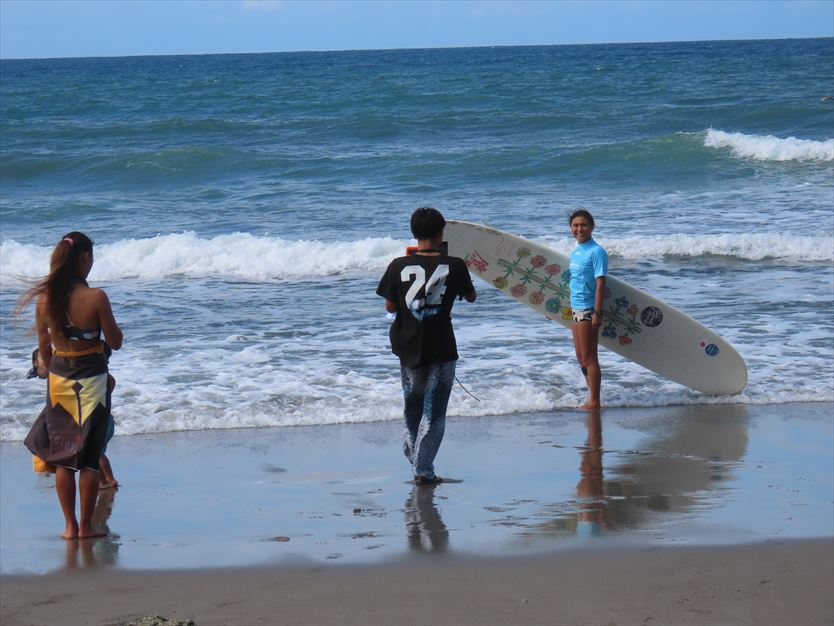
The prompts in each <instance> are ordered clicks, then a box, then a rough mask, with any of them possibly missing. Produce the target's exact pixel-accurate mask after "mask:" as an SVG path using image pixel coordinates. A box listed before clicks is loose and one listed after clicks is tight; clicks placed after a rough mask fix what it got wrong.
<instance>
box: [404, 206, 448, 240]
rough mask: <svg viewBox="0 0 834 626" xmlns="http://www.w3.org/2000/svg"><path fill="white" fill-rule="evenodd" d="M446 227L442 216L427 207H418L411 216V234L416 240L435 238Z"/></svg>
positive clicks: (435, 210)
mask: <svg viewBox="0 0 834 626" xmlns="http://www.w3.org/2000/svg"><path fill="white" fill-rule="evenodd" d="M444 226H446V220H445V219H443V214H442V213H441V212H440V211H438V210H437V209H433V208H432V207H429V206H424V207H420V208H419V209H416V210H415V211H414V213H412V214H411V234H412V235H414V237H415V238H416V239H431V238H432V237H436V236H437V235H438V234H439V233H440V232H441V231H442V230H443V227H444Z"/></svg>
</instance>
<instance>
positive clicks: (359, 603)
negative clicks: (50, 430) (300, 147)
mask: <svg viewBox="0 0 834 626" xmlns="http://www.w3.org/2000/svg"><path fill="white" fill-rule="evenodd" d="M833 434H834V417H832V406H831V405H830V404H824V403H813V404H800V405H772V406H762V407H751V406H741V405H725V406H698V407H668V408H653V409H616V410H610V409H609V410H605V411H603V412H602V414H601V418H600V419H598V420H597V419H594V418H593V417H591V418H590V419H589V418H588V417H586V416H585V415H584V414H582V413H579V412H569V411H567V412H566V411H563V412H555V413H546V414H532V415H512V416H498V417H489V418H478V419H466V418H457V419H452V420H450V422H449V424H448V425H447V435H446V440H445V441H444V444H443V447H442V448H441V451H440V455H439V457H438V460H437V469H438V472H439V473H440V474H441V475H443V476H447V477H451V478H455V479H458V480H460V481H462V482H456V483H449V484H441V485H439V486H437V487H414V486H413V485H410V484H408V483H407V480H408V478H409V475H408V467H407V465H406V463H405V460H404V459H403V457H402V453H401V451H400V446H399V441H400V439H399V438H400V427H399V424H396V423H377V424H356V425H343V426H331V427H298V428H283V429H259V430H235V431H203V432H196V433H194V432H191V433H171V434H164V435H149V436H137V437H116V438H115V439H114V440H113V442H112V443H111V447H110V449H109V450H108V455H109V456H110V458H111V460H112V462H113V466H114V470H115V472H116V476H117V477H118V478H119V480H120V481H121V483H122V488H121V489H120V490H119V491H118V492H116V493H115V494H112V493H111V494H105V495H103V497H102V498H101V499H100V503H99V504H100V506H99V507H98V511H97V515H98V522H99V524H100V525H101V527H102V528H105V529H106V530H108V531H109V532H110V536H109V537H107V538H105V539H99V540H87V541H81V542H64V541H62V540H60V539H58V538H57V535H58V533H59V532H60V530H61V518H60V512H59V510H58V505H57V501H56V497H55V493H54V489H53V485H52V480H51V479H49V478H43V477H41V476H36V475H33V474H32V473H31V470H30V468H31V465H30V460H29V457H28V455H27V454H26V451H25V449H24V448H23V446H22V445H21V444H19V443H9V444H2V445H0V487H2V505H3V506H2V510H0V515H2V524H0V556H2V559H0V574H2V579H0V596H2V598H0V600H2V602H1V603H2V612H0V618H1V619H0V622H2V623H3V624H49V623H54V624H67V623H91V624H115V623H124V622H127V621H129V620H130V619H132V618H135V617H137V616H140V615H147V614H161V615H165V616H166V617H177V618H179V619H186V618H190V619H194V620H195V621H196V622H197V624H253V623H267V624H270V623H275V624H278V623H311V624H312V623H404V624H405V623H470V624H487V623H507V624H527V623H566V624H571V623H575V624H586V623H604V624H608V623H616V624H630V623H635V624H637V623H639V624H661V623H662V624H666V623H668V624H707V623H716V624H718V623H722V624H754V623H755V624H782V623H797V624H825V623H828V624H830V623H832V622H834V593H832V589H834V506H832V505H834V476H833V475H834V470H832V466H834V461H832V446H831V441H832V435H833ZM69 572H72V575H71V576H68V575H67V574H68V573H69Z"/></svg>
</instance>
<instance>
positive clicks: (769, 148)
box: [704, 128, 834, 161]
mask: <svg viewBox="0 0 834 626" xmlns="http://www.w3.org/2000/svg"><path fill="white" fill-rule="evenodd" d="M704 145H705V146H706V147H707V148H729V149H730V150H731V152H732V154H733V156H737V157H739V158H743V159H754V160H756V161H834V139H828V140H827V141H814V140H812V139H797V138H796V137H786V138H780V137H774V136H773V135H745V134H744V133H727V132H724V131H721V130H715V129H712V128H711V129H709V130H708V131H707V134H706V137H705V138H704Z"/></svg>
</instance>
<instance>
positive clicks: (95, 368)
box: [19, 232, 122, 539]
mask: <svg viewBox="0 0 834 626" xmlns="http://www.w3.org/2000/svg"><path fill="white" fill-rule="evenodd" d="M92 267H93V242H92V241H91V240H90V238H89V237H87V236H86V235H85V234H83V233H79V232H71V233H68V234H67V235H65V236H64V237H62V238H61V241H59V242H58V244H57V245H56V246H55V249H54V250H53V252H52V258H51V260H50V268H49V275H47V276H46V277H45V278H43V279H42V280H40V281H39V282H38V283H37V284H36V285H35V286H34V287H33V288H32V289H30V290H28V291H27V292H26V293H25V294H24V295H23V297H22V299H21V302H20V305H19V308H20V309H22V308H23V307H25V306H26V305H27V304H28V303H29V302H31V301H32V300H33V299H36V300H37V302H36V306H35V329H36V330H37V333H38V348H39V356H38V368H39V369H42V370H43V369H45V370H47V371H48V373H49V375H48V384H47V393H46V406H45V407H44V409H43V411H42V412H41V414H40V415H39V416H38V419H37V420H36V421H35V424H34V425H33V426H32V429H31V430H30V431H29V434H28V435H27V437H26V440H25V441H24V443H25V445H26V447H27V448H29V450H30V451H31V452H32V454H34V455H36V456H38V457H40V458H41V459H43V460H44V461H45V462H46V463H49V464H51V465H55V466H56V468H57V471H56V474H55V489H56V491H57V493H58V501H59V502H60V504H61V510H62V511H63V513H64V520H65V524H66V526H65V529H64V532H63V533H62V534H61V537H63V538H64V539H76V538H78V539H84V538H87V537H100V536H103V535H104V533H101V532H98V531H96V529H95V528H93V525H92V518H93V510H94V509H95V504H96V497H97V496H98V489H99V470H100V465H99V459H100V457H101V454H102V450H103V448H104V445H105V442H106V435H107V424H108V417H109V415H110V392H111V391H112V385H111V384H110V381H109V378H110V377H109V375H108V370H107V358H106V356H105V342H106V345H108V346H109V347H110V348H112V349H113V350H118V349H119V348H121V347H122V331H121V329H120V328H119V326H118V324H117V323H116V320H115V318H114V317H113V311H112V309H111V307H110V300H108V298H107V294H105V293H104V291H102V290H101V289H94V288H91V287H90V286H89V285H88V284H87V275H88V274H89V273H90V270H91V269H92ZM102 333H103V334H104V337H102ZM76 472H77V473H78V475H79V476H78V493H79V501H80V516H79V518H78V519H77V518H76V515H75V494H76V483H75V473H76Z"/></svg>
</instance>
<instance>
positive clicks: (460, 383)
mask: <svg viewBox="0 0 834 626" xmlns="http://www.w3.org/2000/svg"><path fill="white" fill-rule="evenodd" d="M455 380H456V381H457V383H458V385H460V388H461V389H463V390H464V391H465V392H466V393H468V394H469V395H470V396H472V397H473V398H475V400H477V401H478V402H480V401H481V399H480V398H479V397H478V396H476V395H475V394H474V393H472V392H471V391H469V390H468V389H467V388H466V387H464V386H463V383H462V382H460V380H458V377H457V376H455Z"/></svg>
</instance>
